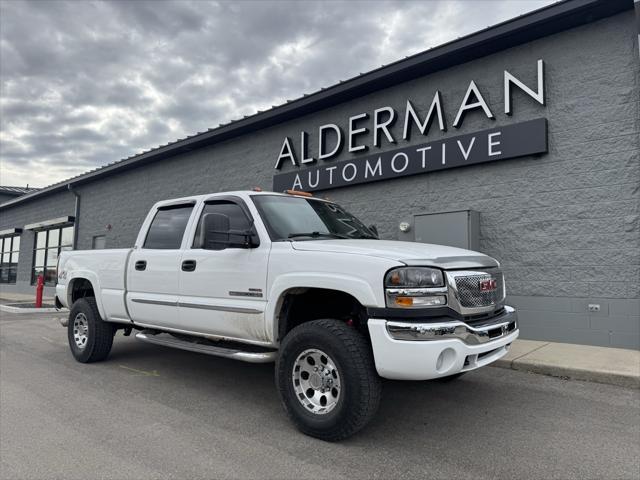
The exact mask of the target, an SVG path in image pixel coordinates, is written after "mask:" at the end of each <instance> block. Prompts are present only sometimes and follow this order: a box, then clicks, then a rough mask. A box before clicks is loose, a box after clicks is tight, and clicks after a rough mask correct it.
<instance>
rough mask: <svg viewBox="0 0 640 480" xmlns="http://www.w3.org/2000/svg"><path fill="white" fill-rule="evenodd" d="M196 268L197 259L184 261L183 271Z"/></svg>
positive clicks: (191, 270) (190, 270)
mask: <svg viewBox="0 0 640 480" xmlns="http://www.w3.org/2000/svg"><path fill="white" fill-rule="evenodd" d="M195 269H196V261H195V260H185V261H184V262H182V271H183V272H193V271H194V270H195Z"/></svg>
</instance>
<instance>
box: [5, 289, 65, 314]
mask: <svg viewBox="0 0 640 480" xmlns="http://www.w3.org/2000/svg"><path fill="white" fill-rule="evenodd" d="M34 301H35V295H33V294H24V293H9V292H3V291H0V311H1V312H9V313H53V312H57V310H56V309H55V308H54V298H53V297H43V298H42V305H43V308H34V307H35V304H34Z"/></svg>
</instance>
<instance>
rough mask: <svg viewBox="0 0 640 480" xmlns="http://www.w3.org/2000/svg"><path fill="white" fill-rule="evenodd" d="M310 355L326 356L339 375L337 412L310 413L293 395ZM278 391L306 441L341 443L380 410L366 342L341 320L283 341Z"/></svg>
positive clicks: (311, 326) (305, 328) (300, 330)
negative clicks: (305, 355) (297, 369)
mask: <svg viewBox="0 0 640 480" xmlns="http://www.w3.org/2000/svg"><path fill="white" fill-rule="evenodd" d="M308 349H319V350H321V351H323V352H325V353H326V354H327V355H328V356H329V357H331V359H332V361H333V362H334V363H335V366H336V368H337V370H338V372H339V375H340V379H341V391H340V395H339V397H338V400H337V404H336V405H335V407H334V408H333V409H332V410H331V411H330V412H329V413H325V414H317V413H312V412H310V411H308V410H307V409H306V408H305V407H304V406H303V405H302V403H301V401H300V400H299V399H298V397H297V396H296V394H295V390H294V378H293V373H294V366H295V362H296V359H297V358H298V356H299V355H300V354H301V353H302V352H304V351H306V350H308ZM276 385H277V387H278V393H279V395H280V399H281V401H282V404H283V406H284V409H285V411H286V412H287V415H288V416H289V418H290V419H291V421H292V422H293V423H294V424H295V426H296V427H297V428H298V429H299V430H300V431H301V432H303V433H305V434H306V435H310V436H312V437H316V438H319V439H321V440H326V441H338V440H342V439H345V438H347V437H350V436H351V435H353V434H354V433H356V432H358V431H359V430H361V429H362V428H363V427H364V426H365V425H366V424H367V423H368V422H369V421H370V420H371V418H372V417H373V416H374V414H375V413H376V411H377V409H378V406H379V404H380V395H381V390H382V385H381V381H380V377H378V374H377V373H376V369H375V364H374V360H373V353H372V351H371V347H370V345H369V344H368V342H367V340H366V339H365V337H364V336H363V335H362V334H361V333H359V332H358V331H357V330H356V329H355V328H354V327H351V326H348V325H346V324H345V323H344V322H341V321H339V320H332V319H324V320H314V321H311V322H307V323H303V324H302V325H299V326H297V327H295V328H294V329H293V330H291V331H290V332H289V333H288V334H287V335H286V336H285V338H284V340H283V341H282V344H281V346H280V352H279V356H278V361H277V364H276Z"/></svg>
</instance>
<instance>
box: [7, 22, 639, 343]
mask: <svg viewBox="0 0 640 480" xmlns="http://www.w3.org/2000/svg"><path fill="white" fill-rule="evenodd" d="M634 22H635V18H634V13H633V12H632V11H629V12H625V13H622V14H619V15H616V16H614V17H611V18H608V19H604V20H601V21H598V22H595V23H592V24H589V25H585V26H582V27H579V28H576V29H572V30H569V31H566V32H563V33H559V34H556V35H553V36H550V37H547V38H543V39H540V40H537V41H535V42H532V43H529V44H527V45H522V46H519V47H515V48H511V49H509V50H506V51H503V52H500V53H496V54H494V55H490V56H487V57H483V58H479V59H477V60H474V61H471V62H468V63H466V64H463V65H458V66H456V67H453V68H450V69H447V70H443V71H440V72H436V73H433V74H431V75H428V76H426V77H423V78H419V79H416V80H414V81H411V82H407V83H404V84H400V85H396V86H393V87H390V88H388V89H386V90H384V91H380V92H376V93H374V94H370V95H367V96H365V97H362V98H358V99H354V100H352V101H350V102H348V103H345V104H342V105H339V106H336V107H333V108H330V109H327V110H324V111H321V112H317V113H315V114H313V115H308V116H306V117H302V118H299V119H297V120H295V121H291V122H288V123H285V124H281V125H277V126H274V127H271V128H268V129H264V130H262V131H259V132H255V133H252V134H251V135H247V136H244V137H240V138H237V139H234V140H229V141H227V142H224V143H221V144H218V145H214V146H211V147H207V148H203V149H200V150H197V151H193V152H190V153H188V154H183V155H181V156H177V157H174V158H172V159H168V160H164V161H160V162H155V163H152V164H148V165H146V166H144V167H141V168H139V169H136V170H130V171H127V172H123V173H121V174H115V175H112V176H109V177H105V178H103V179H100V180H99V181H95V182H91V183H87V184H85V185H80V186H78V188H77V190H78V192H79V193H80V194H81V196H82V208H81V221H80V226H79V247H80V248H91V242H92V238H93V237H94V236H96V235H104V236H105V237H106V245H107V248H119V247H128V246H131V245H132V244H133V242H134V240H135V237H136V235H137V231H138V228H139V225H140V223H141V221H142V219H143V218H144V216H145V215H146V213H147V211H148V209H149V207H150V206H151V205H152V204H153V203H154V202H156V201H158V200H161V199H166V198H172V197H179V196H185V195H190V194H200V193H209V192H217V191H225V190H236V189H246V188H251V187H253V186H260V187H262V188H264V189H270V188H271V185H272V176H273V175H274V173H276V171H275V170H274V168H273V165H274V163H275V160H276V157H277V154H278V152H279V151H280V147H281V145H282V141H283V138H284V137H285V136H289V137H291V138H294V139H295V138H299V134H300V131H301V130H303V129H304V130H306V131H307V132H310V133H311V132H314V133H313V134H312V135H311V136H310V140H311V142H310V145H309V148H310V151H317V143H316V135H315V132H317V128H318V127H319V126H320V125H323V124H325V123H336V124H338V125H340V126H341V127H342V128H343V129H344V130H345V131H346V130H347V129H348V125H347V122H348V118H349V117H350V116H352V115H356V114H358V113H363V112H367V113H369V114H370V115H371V114H372V113H373V111H374V110H375V109H376V108H379V107H383V106H392V107H393V108H395V109H396V111H397V112H398V114H399V115H403V113H404V109H405V103H406V100H407V99H410V100H411V101H412V103H413V105H414V107H415V108H416V109H417V110H419V113H420V115H421V116H423V115H425V114H426V111H427V109H428V107H429V104H430V103H431V100H432V98H433V95H434V93H435V91H436V90H440V91H441V93H442V101H443V107H444V111H445V120H446V122H447V124H448V125H449V129H448V131H447V132H440V131H438V130H437V129H436V128H435V127H434V126H432V127H431V129H430V131H429V133H428V135H427V137H426V138H425V137H423V136H420V135H415V134H414V135H413V137H412V139H411V141H410V142H408V143H405V142H403V141H402V140H400V141H399V143H398V144H397V145H392V144H388V143H383V148H385V149H393V148H397V147H398V146H404V145H406V144H419V143H424V142H425V141H430V140H437V139H440V138H444V137H447V136H453V135H458V134H463V133H471V132H474V131H477V130H483V129H486V128H490V127H493V126H500V125H508V124H511V123H514V122H520V121H525V120H529V119H533V118H539V117H546V118H547V119H548V126H549V127H548V128H549V132H548V134H549V152H548V154H545V155H542V156H538V157H525V158H520V159H514V160H506V161H499V162H495V163H489V164H482V165H475V166H470V167H465V168H460V169H453V170H445V171H439V172H433V173H430V174H425V175H416V176H413V177H404V178H398V179H395V180H391V181H384V182H378V183H372V184H366V185H356V186H352V187H347V188H342V189H336V190H332V191H327V192H323V193H322V194H321V196H327V197H329V198H331V199H333V200H336V201H338V202H340V203H342V204H343V205H345V206H346V207H347V208H348V209H349V210H350V211H352V212H353V213H355V214H356V215H358V216H359V217H360V218H362V220H363V221H365V223H368V224H369V223H374V224H376V225H377V226H378V228H379V231H380V233H381V236H382V237H383V238H391V239H411V238H407V237H406V236H403V235H402V234H401V233H400V232H399V230H398V225H399V223H400V222H402V221H408V222H409V223H412V222H413V218H414V215H417V214H421V213H436V212H442V211H451V210H462V209H471V210H476V211H479V212H480V223H481V225H480V228H481V238H480V250H481V251H482V252H484V253H487V254H489V255H491V256H493V257H495V258H497V259H498V260H499V261H500V262H501V263H502V265H503V269H504V271H505V275H506V277H507V287H508V289H509V300H510V301H511V302H512V303H513V304H515V305H516V306H517V307H519V309H520V310H521V312H522V313H521V318H522V320H521V325H522V336H523V338H532V339H546V340H558V341H567V342H575V343H587V344H595V345H612V346H620V347H626V348H640V334H639V333H638V327H639V325H640V321H639V318H638V315H639V314H638V311H637V306H638V299H640V161H639V158H640V100H639V99H640V73H639V70H640V69H639V68H638V42H637V32H636V28H635V23H634ZM539 58H542V59H543V60H544V61H545V77H546V80H545V83H546V106H544V107H543V106H540V105H539V104H537V103H536V102H534V101H533V100H531V99H530V98H528V97H526V96H525V95H524V94H522V93H520V92H517V91H516V92H515V93H514V97H513V106H514V113H513V115H512V116H511V117H507V116H505V115H504V114H503V113H502V112H503V107H504V106H503V86H502V78H503V70H505V69H507V70H509V71H510V72H511V73H512V74H514V75H515V76H516V77H518V78H519V79H521V80H522V81H524V82H525V83H526V84H527V85H534V84H535V79H536V61H537V60H538V59H539ZM470 80H474V81H475V82H476V84H477V85H478V87H479V89H480V91H481V92H482V94H483V96H484V98H485V99H486V100H487V102H488V104H489V106H490V107H491V109H492V111H493V113H494V115H495V117H496V119H495V121H491V120H488V119H487V118H486V117H485V116H484V115H483V114H482V113H481V112H471V113H469V114H467V115H466V117H465V119H464V122H463V124H462V128H460V129H459V130H456V129H454V128H451V127H450V125H451V123H452V121H453V118H454V117H455V113H456V110H457V108H458V106H459V104H460V102H461V101H462V98H463V96H464V93H465V91H466V89H467V86H468V84H469V81H470ZM401 128H402V122H397V123H396V125H395V126H394V127H393V128H392V132H393V134H394V136H395V137H396V138H398V139H401V137H402V132H401V130H400V129H401ZM375 151H376V150H375V149H372V150H370V152H369V153H367V154H370V153H371V152H375ZM365 155H366V154H365ZM355 156H356V155H353V154H349V153H348V152H347V151H346V149H343V151H342V153H341V154H340V155H339V156H338V157H336V158H335V160H346V159H349V158H353V157H355ZM292 168H294V167H292V166H291V165H287V166H285V168H283V171H287V170H291V169H292ZM52 198H53V197H52ZM56 198H57V197H56ZM60 198H65V200H64V202H62V203H61V204H59V205H58V206H59V208H60V209H63V210H64V209H66V210H67V211H68V212H72V211H73V197H72V196H71V195H70V194H68V193H67V194H64V195H62V194H61V196H60ZM47 199H48V197H45V198H43V199H42V200H39V201H37V202H29V203H28V204H26V205H25V207H26V206H27V205H29V204H36V203H37V204H42V203H45V204H46V203H47V201H48V200H47ZM58 201H61V200H56V202H58ZM67 202H68V203H67ZM54 203H55V202H54ZM20 208H23V207H20ZM13 210H14V209H10V210H9V212H10V215H11V218H9V217H6V218H5V212H4V210H1V209H0V213H1V214H2V218H1V219H0V223H1V224H2V225H6V227H2V228H8V227H10V226H17V225H14V223H15V222H20V221H22V220H20V219H23V218H27V217H29V218H32V217H31V216H30V215H31V213H30V212H26V211H22V213H20V212H18V213H13ZM53 210H56V214H55V215H53V214H52V215H51V216H56V215H57V216H60V214H64V213H63V212H59V211H58V207H54V208H53ZM9 212H7V213H9ZM68 214H72V213H68ZM24 223H26V221H25V222H24ZM31 243H32V241H31ZM28 244H29V241H24V243H23V245H24V246H23V248H26V246H27V245H28ZM31 248H32V247H31ZM29 258H30V257H29ZM29 268H30V267H28V268H27V267H25V269H24V271H26V270H29ZM21 272H23V268H22V266H21ZM585 303H586V304H588V303H599V304H600V305H601V311H600V314H599V315H589V314H588V312H585V311H584V309H583V306H584V304H585ZM625 309H626V310H625ZM605 312H606V315H605Z"/></svg>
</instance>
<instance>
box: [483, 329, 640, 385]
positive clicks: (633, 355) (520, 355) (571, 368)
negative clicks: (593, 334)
mask: <svg viewBox="0 0 640 480" xmlns="http://www.w3.org/2000/svg"><path fill="white" fill-rule="evenodd" d="M493 365H494V366H496V367H502V368H511V369H513V370H523V371H527V372H533V373H540V374H543V375H551V376H554V377H567V378H570V379H573V380H586V381H589V382H598V383H608V384H611V385H619V386H623V387H632V388H640V351H638V350H627V349H623V348H611V347H593V346H591V345H574V344H571V343H554V342H540V341H535V340H516V341H515V342H513V344H512V345H511V350H510V351H509V353H508V354H507V355H505V356H504V357H503V358H501V359H500V360H498V361H497V362H495V363H494V364H493Z"/></svg>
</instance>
